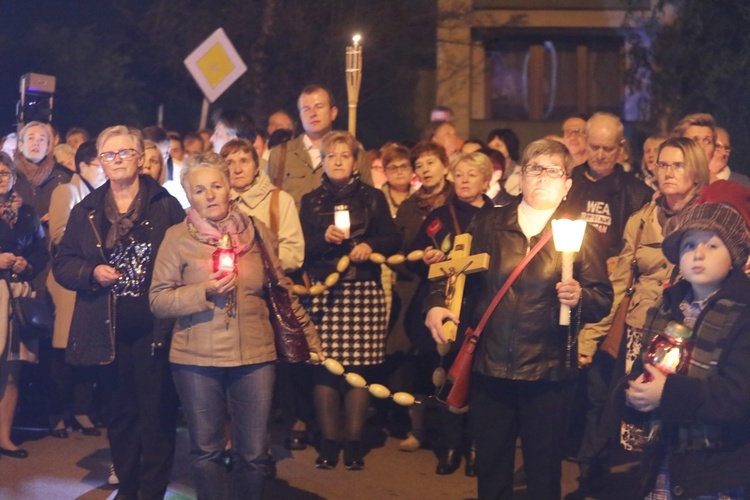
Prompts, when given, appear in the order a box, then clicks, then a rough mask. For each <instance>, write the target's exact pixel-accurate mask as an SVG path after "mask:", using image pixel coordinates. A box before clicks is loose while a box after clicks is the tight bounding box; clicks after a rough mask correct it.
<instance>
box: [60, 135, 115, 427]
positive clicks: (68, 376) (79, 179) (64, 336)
mask: <svg viewBox="0 0 750 500" xmlns="http://www.w3.org/2000/svg"><path fill="white" fill-rule="evenodd" d="M75 163H76V174H75V175H74V176H73V178H72V179H71V180H70V182H69V183H67V184H61V185H59V186H57V187H56V188H55V190H54V191H53V192H52V198H51V200H50V217H49V233H50V249H51V252H52V257H53V258H54V256H55V255H56V254H57V247H58V246H59V245H60V242H61V241H62V238H63V235H64V234H65V228H66V227H67V225H68V220H69V218H70V213H71V211H72V210H73V207H74V206H75V205H77V204H78V203H80V201H81V200H83V199H84V198H85V197H86V196H88V194H89V193H91V192H92V191H94V190H95V189H97V188H99V187H101V186H102V185H103V184H104V183H105V182H106V181H107V176H106V175H105V174H104V170H103V169H102V165H101V162H100V161H99V154H98V151H97V149H96V141H94V140H87V141H85V142H83V143H81V145H80V146H79V147H78V149H77V151H76V156H75ZM47 290H49V293H50V296H51V297H52V302H53V303H54V305H55V325H54V329H53V335H52V347H53V359H52V366H51V368H50V370H51V374H52V380H53V381H54V383H55V385H56V388H57V401H56V409H55V410H53V411H52V412H51V414H50V415H51V420H52V430H51V433H52V435H54V436H56V437H65V436H67V429H66V425H65V421H64V419H65V416H66V413H67V412H68V411H69V410H72V413H73V414H72V417H73V418H72V420H71V425H72V427H73V428H74V429H76V430H80V431H81V432H82V433H83V434H85V435H89V436H98V435H100V434H101V432H100V431H99V429H96V428H95V427H94V424H93V422H92V421H91V419H90V418H89V414H90V412H91V404H92V401H93V396H94V389H95V384H96V381H97V379H98V378H99V377H98V375H99V374H100V373H101V370H100V368H99V367H83V366H70V365H68V364H67V363H65V349H66V347H67V346H68V337H69V334H70V325H71V321H72V318H73V308H74V307H75V300H76V293H75V292H74V291H71V290H68V289H66V288H64V287H62V286H61V285H60V284H59V283H58V282H57V280H55V276H54V274H53V273H49V276H47ZM70 403H72V408H70V407H69V406H70Z"/></svg>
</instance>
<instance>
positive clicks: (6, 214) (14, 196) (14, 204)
mask: <svg viewBox="0 0 750 500" xmlns="http://www.w3.org/2000/svg"><path fill="white" fill-rule="evenodd" d="M21 205H23V199H22V198H21V195H19V194H18V193H16V192H15V191H13V190H11V191H10V192H9V193H8V198H7V199H6V200H5V201H4V202H2V203H0V218H2V219H3V220H4V221H5V222H6V223H7V224H8V226H10V228H11V229H13V226H15V225H16V222H17V221H18V211H19V210H20V209H21Z"/></svg>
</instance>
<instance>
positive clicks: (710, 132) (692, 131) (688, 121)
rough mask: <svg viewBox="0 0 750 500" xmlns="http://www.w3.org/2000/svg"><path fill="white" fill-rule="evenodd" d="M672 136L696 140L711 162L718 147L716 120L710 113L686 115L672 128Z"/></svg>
mask: <svg viewBox="0 0 750 500" xmlns="http://www.w3.org/2000/svg"><path fill="white" fill-rule="evenodd" d="M670 137H687V138H688V139H692V140H694V141H695V142H697V143H698V145H699V146H700V147H701V149H702V150H703V152H704V153H706V160H708V161H709V162H711V159H712V158H713V157H714V150H715V149H716V122H715V121H714V117H713V116H711V115H710V114H708V113H693V114H691V115H686V116H685V117H684V118H683V119H682V120H680V121H679V123H677V125H675V127H674V129H672V133H671V134H670Z"/></svg>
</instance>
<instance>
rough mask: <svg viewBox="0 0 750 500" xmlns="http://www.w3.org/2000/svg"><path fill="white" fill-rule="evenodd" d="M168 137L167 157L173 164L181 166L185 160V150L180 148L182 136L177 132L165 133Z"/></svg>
mask: <svg viewBox="0 0 750 500" xmlns="http://www.w3.org/2000/svg"><path fill="white" fill-rule="evenodd" d="M167 136H169V156H171V157H172V160H173V161H174V162H175V163H179V164H180V165H182V162H183V160H184V159H185V148H184V147H183V146H182V136H181V135H180V134H179V132H174V131H172V132H167Z"/></svg>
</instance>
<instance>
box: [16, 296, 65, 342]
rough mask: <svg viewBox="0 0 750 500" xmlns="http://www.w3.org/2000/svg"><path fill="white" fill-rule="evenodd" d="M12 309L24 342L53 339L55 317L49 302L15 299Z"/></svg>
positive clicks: (31, 298)
mask: <svg viewBox="0 0 750 500" xmlns="http://www.w3.org/2000/svg"><path fill="white" fill-rule="evenodd" d="M11 307H12V308H13V319H15V321H16V323H15V324H16V326H17V327H18V330H19V334H20V336H21V339H22V340H24V341H27V340H39V339H43V338H50V337H52V330H53V328H54V326H55V317H54V314H53V313H52V308H51V307H50V305H49V304H48V303H47V301H45V300H42V299H37V298H35V297H13V298H12V299H11Z"/></svg>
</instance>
